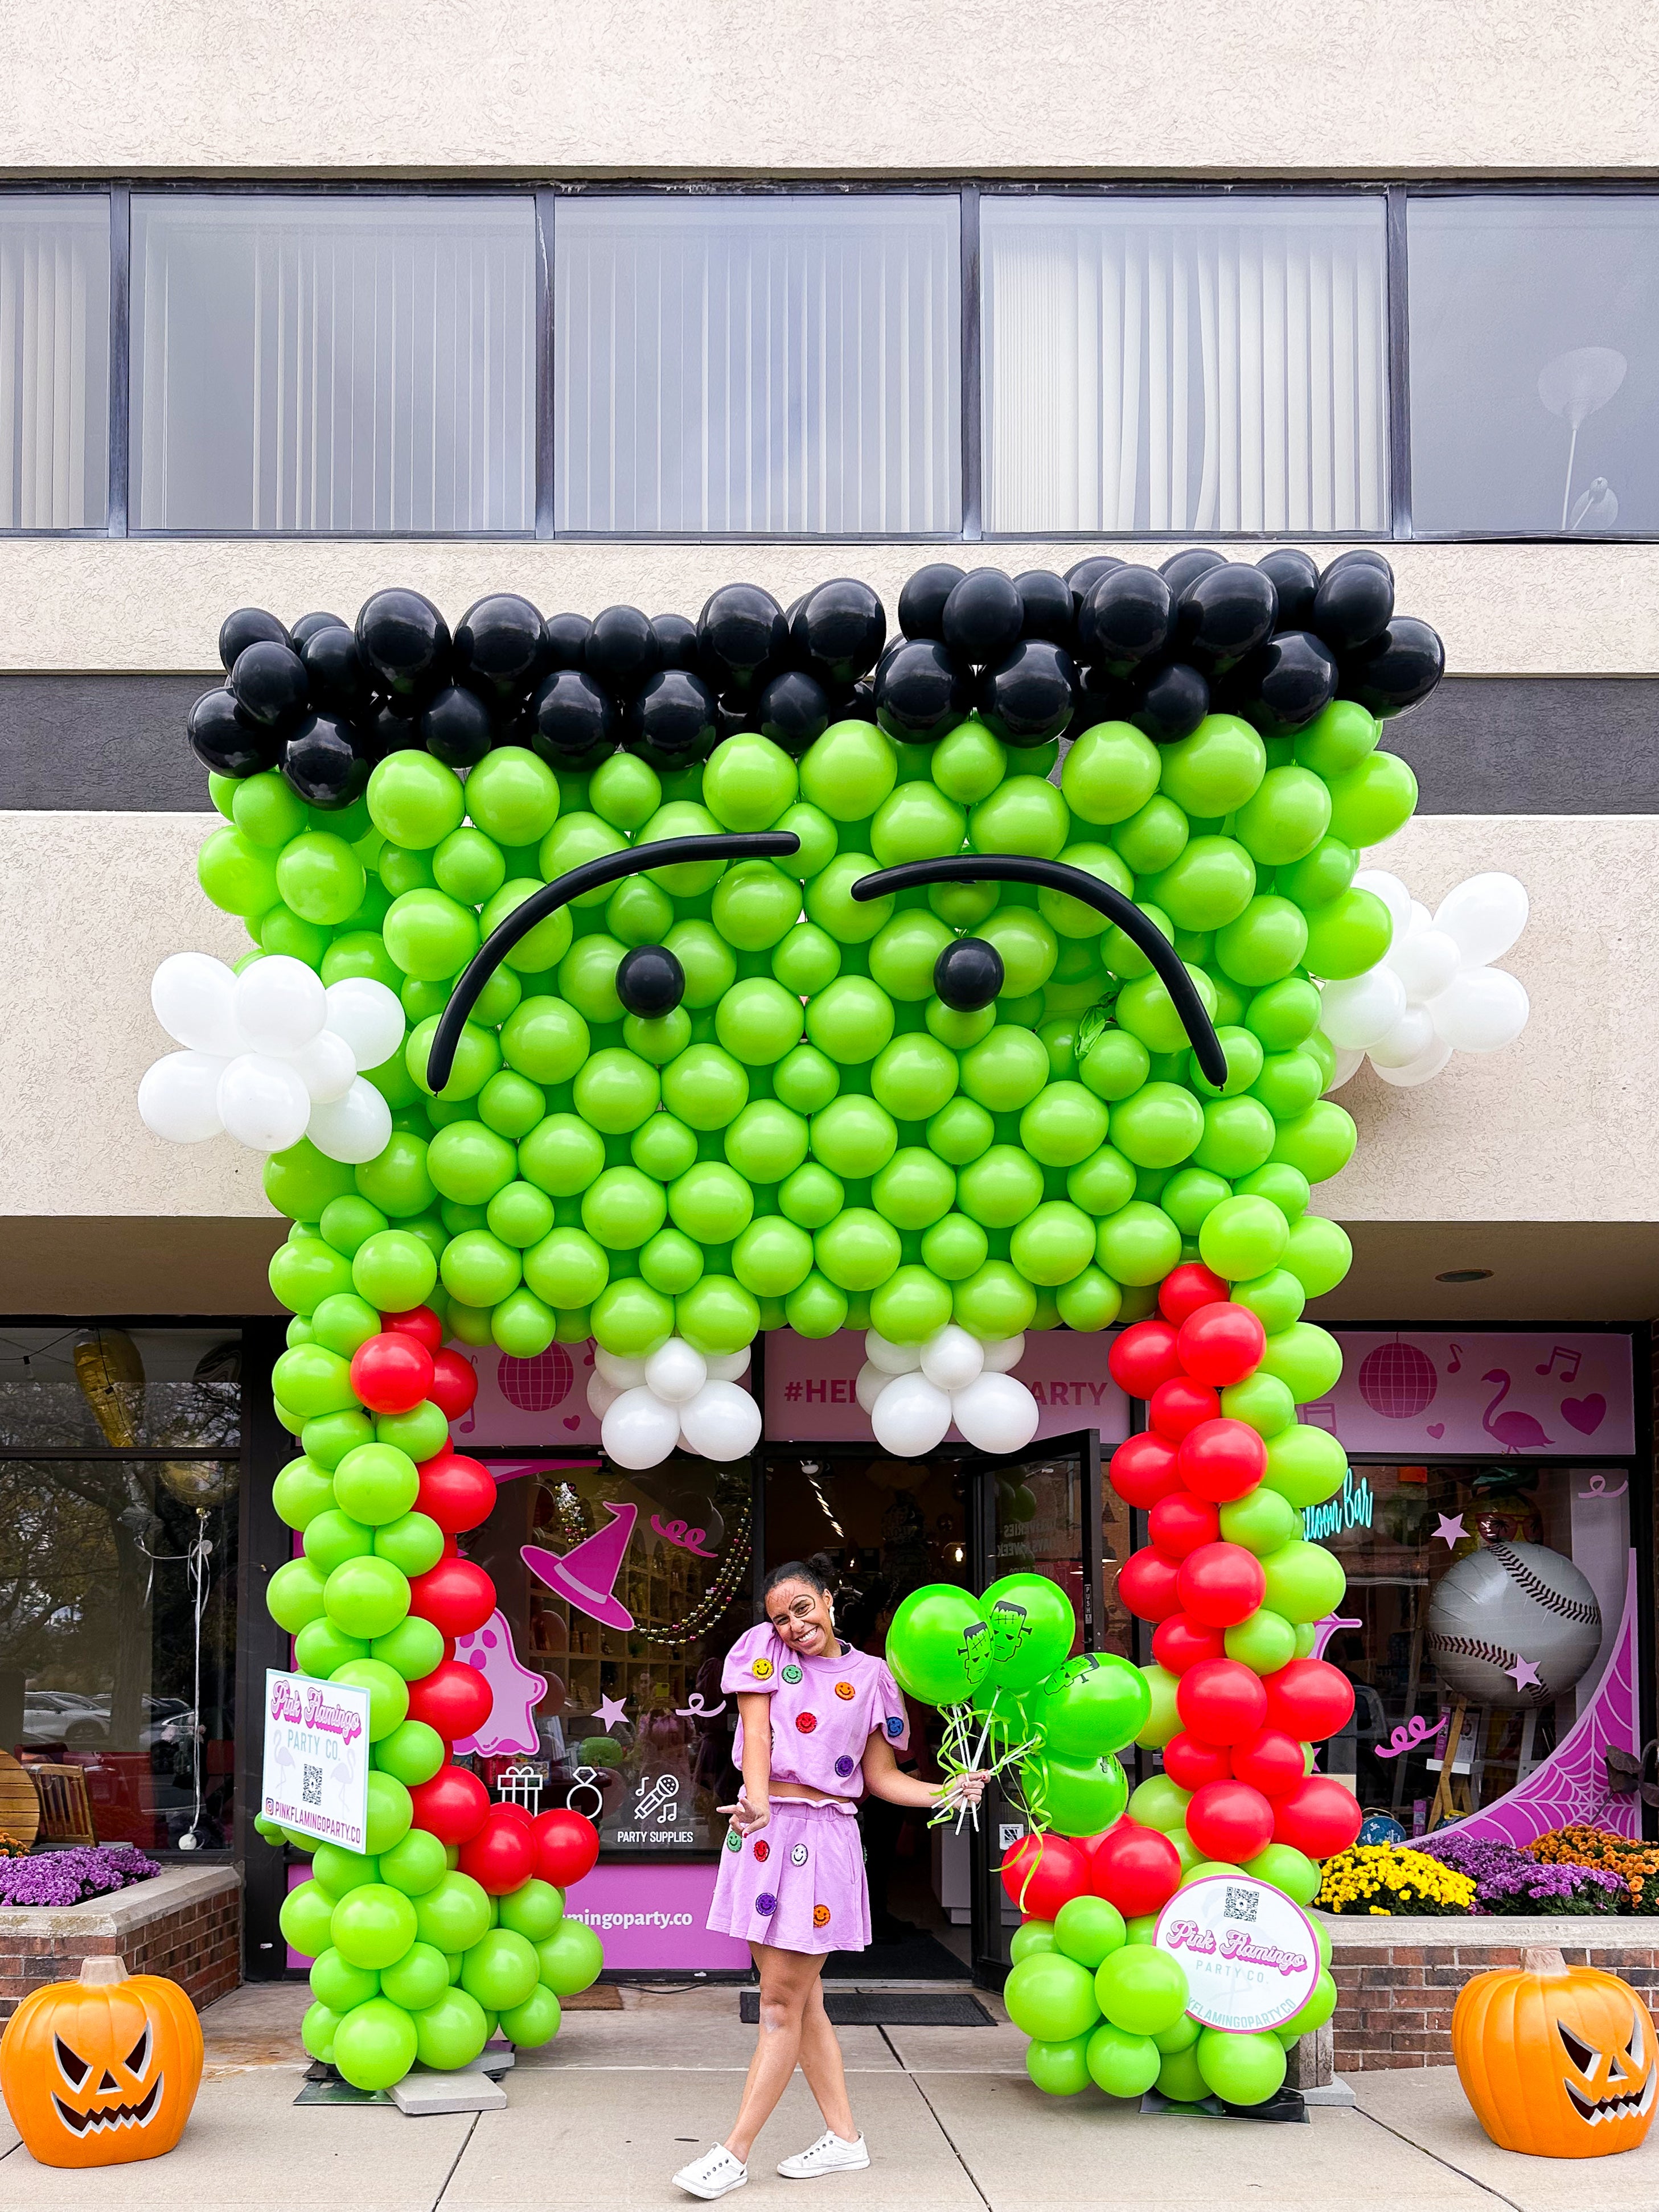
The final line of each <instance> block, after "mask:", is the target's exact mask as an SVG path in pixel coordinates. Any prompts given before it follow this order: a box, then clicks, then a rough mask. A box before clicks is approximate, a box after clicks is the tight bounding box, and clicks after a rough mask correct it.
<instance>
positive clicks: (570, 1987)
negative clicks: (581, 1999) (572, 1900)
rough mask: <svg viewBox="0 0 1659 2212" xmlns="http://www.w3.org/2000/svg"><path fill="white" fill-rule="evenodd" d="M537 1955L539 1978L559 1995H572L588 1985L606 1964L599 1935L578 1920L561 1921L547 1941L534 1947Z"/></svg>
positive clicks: (593, 1981)
mask: <svg viewBox="0 0 1659 2212" xmlns="http://www.w3.org/2000/svg"><path fill="white" fill-rule="evenodd" d="M536 1957H537V1960H538V1964H539V1971H540V1975H541V1978H542V1980H543V1981H544V1982H545V1984H547V1986H548V1988H549V1989H550V1990H552V1992H553V1994H554V1995H555V1996H561V1997H574V1996H576V1995H578V1993H579V1992H580V1991H581V1990H585V1989H589V1988H591V1987H592V1984H593V1983H595V1982H596V1981H597V1980H598V1979H599V1969H600V1968H601V1967H602V1966H604V1964H605V1953H604V1951H603V1949H602V1948H600V1944H599V1937H598V1936H596V1935H595V1934H594V1933H593V1930H592V1929H591V1928H589V1927H587V1926H586V1924H585V1923H583V1922H581V1921H580V1920H561V1921H560V1923H559V1924H558V1926H557V1927H556V1929H554V1931H553V1933H552V1934H551V1935H550V1936H548V1937H547V1939H546V1941H545V1942H541V1943H538V1945H537V1946H536Z"/></svg>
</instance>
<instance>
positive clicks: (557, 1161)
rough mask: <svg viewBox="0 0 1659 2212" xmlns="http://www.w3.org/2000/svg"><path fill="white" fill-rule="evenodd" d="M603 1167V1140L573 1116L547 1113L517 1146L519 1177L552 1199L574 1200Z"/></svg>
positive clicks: (583, 1122)
mask: <svg viewBox="0 0 1659 2212" xmlns="http://www.w3.org/2000/svg"><path fill="white" fill-rule="evenodd" d="M604 1167H605V1139H603V1138H602V1137H601V1136H600V1135H599V1132H598V1131H597V1130H596V1129H590V1128H589V1127H588V1126H587V1124H586V1121H583V1120H582V1119H581V1118H580V1115H575V1114H550V1115H548V1116H547V1118H546V1120H545V1121H540V1122H538V1124H537V1126H536V1127H535V1128H534V1129H532V1131H531V1133H530V1134H529V1135H528V1136H527V1137H526V1139H524V1141H523V1143H522V1144H521V1145H520V1146H519V1172H520V1175H522V1176H524V1178H525V1179H526V1182H532V1183H533V1184H534V1185H535V1186H536V1188H537V1189H538V1190H542V1191H545V1192H546V1193H547V1194H548V1195H549V1196H550V1197H551V1198H574V1197H575V1196H576V1195H577V1194H578V1193H580V1192H581V1191H585V1190H586V1189H587V1188H588V1187H589V1186H590V1185H591V1184H592V1183H593V1182H595V1181H597V1179H598V1178H599V1175H600V1173H601V1172H602V1170H604ZM643 1181H644V1178H643V1177H641V1182H643ZM498 1188H504V1186H498ZM658 1202H659V1204H660V1194H659V1201H658Z"/></svg>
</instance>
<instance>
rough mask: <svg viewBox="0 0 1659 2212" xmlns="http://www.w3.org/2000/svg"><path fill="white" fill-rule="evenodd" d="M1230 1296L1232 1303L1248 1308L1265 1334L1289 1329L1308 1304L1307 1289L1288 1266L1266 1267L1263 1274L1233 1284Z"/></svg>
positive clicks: (1273, 1333) (1270, 1334) (1274, 1333)
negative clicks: (1264, 1330)
mask: <svg viewBox="0 0 1659 2212" xmlns="http://www.w3.org/2000/svg"><path fill="white" fill-rule="evenodd" d="M1231 1295H1232V1300H1233V1303H1234V1304H1235V1305H1241V1306H1246V1307H1248V1308H1249V1310H1250V1312H1251V1313H1253V1314H1254V1315H1255V1316H1256V1318H1257V1320H1258V1321H1259V1322H1261V1326H1262V1327H1263V1328H1265V1329H1266V1330H1267V1334H1268V1335H1269V1336H1274V1335H1277V1334H1279V1331H1280V1330H1281V1329H1286V1328H1290V1326H1291V1322H1294V1321H1297V1320H1298V1319H1299V1318H1300V1317H1301V1313H1302V1309H1303V1307H1304V1306H1305V1305H1306V1304H1307V1303H1308V1294H1307V1292H1306V1291H1304V1289H1303V1287H1302V1285H1301V1284H1300V1283H1298V1282H1297V1279H1296V1277H1295V1276H1294V1275H1293V1274H1291V1271H1290V1269H1289V1268H1288V1267H1270V1268H1269V1269H1268V1270H1267V1273H1266V1274H1265V1275H1253V1276H1252V1277H1251V1278H1250V1279H1249V1282H1245V1283H1235V1284H1234V1285H1233V1287H1232V1293H1231Z"/></svg>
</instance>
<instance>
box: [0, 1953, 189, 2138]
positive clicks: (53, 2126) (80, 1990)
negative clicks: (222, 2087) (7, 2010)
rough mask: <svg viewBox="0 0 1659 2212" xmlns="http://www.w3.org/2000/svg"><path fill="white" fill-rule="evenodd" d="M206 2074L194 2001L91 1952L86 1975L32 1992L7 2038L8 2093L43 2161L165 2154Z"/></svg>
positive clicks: (1, 2088)
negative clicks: (78, 1979) (192, 2003)
mask: <svg viewBox="0 0 1659 2212" xmlns="http://www.w3.org/2000/svg"><path fill="white" fill-rule="evenodd" d="M201 2078H202V2030H201V2025H200V2023H199V2022H198V2021H197V2017H196V2013H195V2008H193V2007H192V2005H191V2002H190V1999H189V1998H188V1997H187V1996H185V1993H184V1991H183V1990H181V1989H180V1988H179V1985H178V1984H177V1983H175V1982H168V1981H163V1980H161V1978H158V1977H156V1976H155V1975H150V1974H137V1975H132V1976H128V1975H126V1973H125V1969H124V1968H123V1967H122V1966H121V1963H120V1961H119V1960H112V1959H89V1960H87V1962H86V1964H85V1966H83V1967H82V1979H81V1980H80V1981H78V1982H54V1983H52V1984H50V1985H49V1986H48V1987H47V1988H46V1989H43V1990H34V1991H33V1992H32V1994H31V1995H30V1996H27V1997H25V1999H24V2000H23V2002H22V2003H21V2005H19V2007H18V2008H17V2010H16V2012H15V2014H14V2015H13V2016H12V2019H11V2020H10V2021H9V2024H8V2026H7V2028H6V2032H5V2035H4V2038H3V2039H0V2092H3V2094H4V2097H5V2101H6V2106H7V2109H8V2111H9V2112H10V2114H11V2117H12V2119H13V2122H14V2124H15V2126H16V2128H17V2131H18V2133H19V2134H20V2135H21V2136H22V2138H23V2141H24V2142H25V2144H26V2145H27V2148H28V2150H29V2153H30V2154H31V2156H33V2158H35V2159H37V2160H39V2161H40V2164H42V2165H43V2166H119V2165H125V2164H126V2163H128V2162H129V2161H130V2160H137V2159H145V2158H159V2157H160V2156H161V2154H162V2153H163V2152H165V2151H169V2150H171V2149H172V2148H173V2145H174V2144H175V2143H176V2142H178V2140H179V2136H181V2135H182V2134H183V2133H184V2127H185V2120H186V2119H187V2118H189V2117H190V2110H191V2106H192V2105H193V2104H194V2102H195V2100H196V2091H197V2086H198V2085H199V2083H200V2081H201Z"/></svg>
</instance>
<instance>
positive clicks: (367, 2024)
mask: <svg viewBox="0 0 1659 2212" xmlns="http://www.w3.org/2000/svg"><path fill="white" fill-rule="evenodd" d="M394 757H395V756H394ZM416 2050H417V2038H416V2028H415V2023H414V2021H413V2020H412V2019H410V2015H408V2013H406V2012H405V2011H404V2008H403V2007H402V2006H401V2005H397V2004H393V2003H392V2002H390V2000H389V1999H387V1998H386V1997H371V1998H370V1999H369V2001H368V2003H367V2004H361V2005H358V2006H357V2007H356V2008H355V2009H354V2010H353V2011H351V2012H349V2013H347V2014H346V2015H345V2016H344V2017H343V2020H342V2021H340V2023H339V2025H338V2027H337V2028H336V2029H335V2031H334V2064H335V2066H336V2068H337V2069H338V2071H339V2072H340V2073H341V2074H343V2075H344V2077H345V2079H346V2080H347V2081H349V2082H350V2084H351V2086H352V2087H353V2088H354V2089H389V2088H391V2087H392V2084H393V2083H394V2082H397V2081H402V2080H403V2078H404V2075H405V2074H407V2073H408V2071H409V2069H410V2067H411V2066H412V2065H413V2064H414V2063H415V2059H416Z"/></svg>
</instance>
